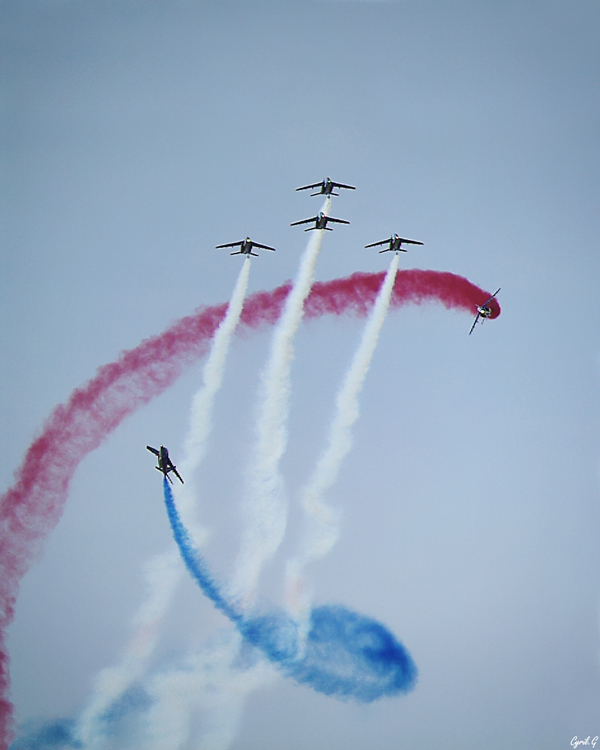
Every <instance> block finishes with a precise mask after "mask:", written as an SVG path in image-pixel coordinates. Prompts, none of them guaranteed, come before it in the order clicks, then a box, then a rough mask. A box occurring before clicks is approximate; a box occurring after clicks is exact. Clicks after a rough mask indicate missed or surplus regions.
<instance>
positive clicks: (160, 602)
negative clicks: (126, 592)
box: [78, 257, 250, 750]
mask: <svg viewBox="0 0 600 750" xmlns="http://www.w3.org/2000/svg"><path fill="white" fill-rule="evenodd" d="M249 274H250V258H248V257H247V258H245V259H244V263H243V265H242V268H241V270H240V273H239V275H238V279H237V282H236V284H235V287H234V290H233V294H232V296H231V300H230V302H229V305H228V306H227V311H226V313H225V316H224V317H223V319H222V320H221V322H220V324H219V326H218V328H217V330H216V331H215V334H214V336H213V338H212V341H211V344H210V352H209V354H208V357H207V359H206V362H205V364H204V369H203V376H202V385H201V387H200V389H199V390H198V391H197V393H196V394H195V396H194V397H193V400H192V406H191V413H190V424H189V429H188V435H187V437H186V440H185V442H184V455H183V457H182V460H181V461H180V462H179V467H180V470H181V472H182V474H183V476H185V477H186V480H187V481H186V484H185V485H183V486H182V487H178V489H177V501H178V505H179V510H180V513H181V515H182V517H183V518H184V519H185V521H186V527H187V529H188V531H189V532H190V533H191V534H192V537H193V539H194V542H195V544H196V545H197V546H202V544H203V543H204V541H205V538H206V536H207V532H206V531H205V530H204V529H203V528H201V527H200V526H199V525H198V522H197V520H196V517H195V512H194V511H195V505H196V503H195V494H194V491H193V472H194V471H195V470H196V469H197V468H198V466H199V465H200V463H201V461H202V459H203V458H204V454H205V452H206V442H207V439H208V437H209V435H210V431H211V427H212V412H213V405H214V399H215V396H216V394H217V392H218V391H219V388H220V387H221V384H222V382H223V372H224V369H225V362H226V358H227V352H228V350H229V346H230V343H231V338H232V336H233V333H234V331H235V328H236V326H237V324H238V323H239V319H240V315H241V312H242V307H243V304H244V297H245V296H246V289H247V288H248V277H249ZM144 568H145V570H144V574H145V575H144V577H145V580H146V583H147V587H148V596H147V598H146V600H145V601H144V602H143V603H142V605H141V607H140V609H139V611H138V613H137V615H136V616H135V618H134V621H133V623H132V624H133V627H134V629H135V632H134V635H133V636H132V638H131V640H130V642H129V644H128V645H127V648H126V650H125V654H124V656H123V658H122V660H121V663H120V664H118V665H115V666H112V667H108V668H106V669H103V670H102V671H101V672H100V673H99V674H98V676H97V678H96V680H95V688H94V695H93V697H92V700H91V701H90V703H89V705H88V707H87V708H86V709H85V710H84V711H83V713H82V715H81V717H80V719H79V722H78V735H79V737H80V739H81V740H82V741H83V743H84V745H85V747H86V748H90V750H94V748H99V747H101V746H102V745H103V744H104V740H105V736H104V731H105V722H104V721H103V717H104V716H105V714H106V712H107V711H108V710H109V709H110V707H111V705H112V704H114V702H115V701H116V700H117V699H118V698H119V697H120V696H121V695H122V693H123V692H124V691H125V690H127V688H129V686H130V685H131V684H132V682H133V681H135V680H138V679H139V678H140V677H141V676H142V674H143V672H144V670H145V668H146V666H147V664H148V660H149V659H150V657H151V656H152V654H153V653H154V650H155V648H156V645H157V643H158V640H159V626H160V623H161V621H162V619H163V617H164V616H165V614H166V612H167V611H168V608H169V606H170V603H171V601H172V598H173V595H174V593H175V590H176V588H177V585H178V583H179V581H180V579H181V574H182V570H181V563H180V559H179V555H177V553H176V552H175V551H169V552H165V553H162V554H159V555H156V556H154V557H153V558H151V559H150V560H149V561H148V562H147V563H146V564H145V566H144Z"/></svg>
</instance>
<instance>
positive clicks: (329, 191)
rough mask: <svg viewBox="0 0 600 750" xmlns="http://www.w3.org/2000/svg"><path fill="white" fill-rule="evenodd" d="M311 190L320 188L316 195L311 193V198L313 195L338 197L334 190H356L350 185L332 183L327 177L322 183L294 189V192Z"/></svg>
mask: <svg viewBox="0 0 600 750" xmlns="http://www.w3.org/2000/svg"><path fill="white" fill-rule="evenodd" d="M311 188H320V189H319V190H318V191H317V192H316V193H311V196H313V195H339V193H334V192H333V189H334V188H344V189H345V190H356V188H355V187H352V185H343V184H342V183H341V182H333V181H332V180H330V179H329V177H326V178H325V179H324V180H323V181H322V182H315V184H314V185H304V187H299V188H296V192H298V190H310V189H311Z"/></svg>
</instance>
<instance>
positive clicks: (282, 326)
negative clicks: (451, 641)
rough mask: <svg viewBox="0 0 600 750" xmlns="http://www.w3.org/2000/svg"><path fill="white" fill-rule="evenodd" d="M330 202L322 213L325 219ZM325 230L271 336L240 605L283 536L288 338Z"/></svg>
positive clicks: (317, 234) (235, 585) (236, 578)
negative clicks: (282, 468) (281, 468)
mask: <svg viewBox="0 0 600 750" xmlns="http://www.w3.org/2000/svg"><path fill="white" fill-rule="evenodd" d="M330 205H331V198H330V197H329V196H328V197H327V198H326V199H325V202H324V204H323V207H322V209H321V211H323V213H325V214H328V213H329V208H330ZM323 232H324V230H315V231H313V232H312V233H311V238H310V240H309V242H308V246H307V248H306V250H305V252H304V254H303V256H302V258H301V261H300V267H299V269H298V274H297V276H296V279H295V281H294V285H293V287H292V289H291V291H290V293H289V295H288V297H287V299H286V301H285V306H284V309H283V312H282V314H281V318H280V319H279V321H278V323H277V326H276V327H275V330H274V332H273V339H272V343H271V351H270V355H269V360H268V362H267V366H266V368H265V370H264V371H263V373H262V376H261V383H260V393H259V407H258V416H257V423H256V442H255V445H254V450H253V458H252V461H251V464H250V467H249V477H248V493H247V497H248V500H247V502H246V505H245V507H244V513H245V521H246V523H245V530H244V533H243V535H242V544H241V550H240V554H239V555H238V560H237V563H236V566H235V569H234V573H233V576H232V580H231V584H230V596H231V597H232V598H233V599H234V600H236V601H238V602H239V603H240V604H241V605H247V604H249V603H250V602H251V600H252V597H253V595H254V591H255V588H256V585H257V583H258V579H259V576H260V572H261V569H262V567H263V565H264V564H265V562H267V560H269V559H270V558H271V557H272V556H273V555H274V554H275V552H276V551H277V548H278V547H279V545H280V544H281V541H282V539H283V535H284V533H285V526H286V522H287V506H286V500H285V493H284V487H283V478H282V477H281V474H280V473H279V461H280V460H281V457H282V456H283V453H284V452H285V448H286V445H287V438H288V433H287V418H288V412H289V397H290V369H291V364H292V360H293V358H294V348H293V338H294V335H295V333H296V331H297V330H298V326H299V325H300V322H301V321H302V316H303V313H304V301H305V300H306V298H307V296H308V294H309V292H310V289H311V286H312V282H313V278H314V271H315V265H316V262H317V257H318V255H319V251H320V249H321V242H322V240H323Z"/></svg>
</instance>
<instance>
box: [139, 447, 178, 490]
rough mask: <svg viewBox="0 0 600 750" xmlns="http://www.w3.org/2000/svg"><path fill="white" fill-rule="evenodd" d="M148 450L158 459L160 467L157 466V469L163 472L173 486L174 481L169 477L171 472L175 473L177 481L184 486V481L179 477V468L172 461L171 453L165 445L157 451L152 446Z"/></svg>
mask: <svg viewBox="0 0 600 750" xmlns="http://www.w3.org/2000/svg"><path fill="white" fill-rule="evenodd" d="M146 448H148V450H149V451H150V453H154V455H155V456H156V457H157V459H158V466H155V467H154V468H155V469H158V470H159V471H162V473H163V474H164V475H165V478H166V479H168V480H169V482H171V484H173V480H172V479H171V477H170V476H169V472H171V471H172V472H173V474H175V476H176V477H177V479H179V481H180V482H181V484H183V479H182V478H181V477H180V476H179V472H178V471H177V467H176V466H175V464H174V463H173V462H172V461H171V459H170V458H169V451H168V450H167V449H166V448H165V446H164V445H161V446H160V450H159V451H157V450H156V448H152V446H150V445H147V446H146Z"/></svg>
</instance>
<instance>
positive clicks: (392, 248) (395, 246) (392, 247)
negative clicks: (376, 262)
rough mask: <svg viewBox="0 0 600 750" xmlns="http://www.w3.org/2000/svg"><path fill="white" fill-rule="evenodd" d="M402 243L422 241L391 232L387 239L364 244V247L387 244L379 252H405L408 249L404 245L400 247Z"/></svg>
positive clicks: (413, 243) (419, 243)
mask: <svg viewBox="0 0 600 750" xmlns="http://www.w3.org/2000/svg"><path fill="white" fill-rule="evenodd" d="M402 243H405V244H407V245H422V244H423V243H422V242H419V241H418V240H407V239H405V238H404V237H400V235H399V234H393V235H392V236H391V237H390V238H389V240H381V242H372V243H371V244H370V245H365V247H377V245H388V247H386V248H385V249H383V250H380V251H379V252H380V253H389V252H393V253H398V252H402V253H406V252H408V250H407V249H406V248H405V247H402Z"/></svg>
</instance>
